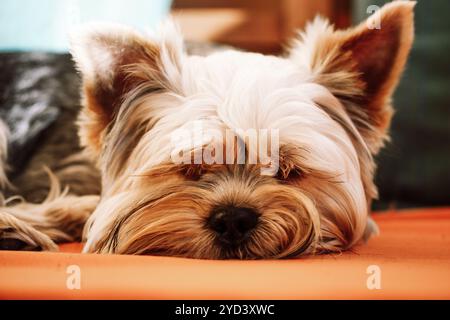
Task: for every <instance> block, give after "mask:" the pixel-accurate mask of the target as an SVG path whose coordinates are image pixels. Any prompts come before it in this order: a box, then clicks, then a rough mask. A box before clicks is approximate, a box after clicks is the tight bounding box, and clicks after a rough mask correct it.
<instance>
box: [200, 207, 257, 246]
mask: <svg viewBox="0 0 450 320" xmlns="http://www.w3.org/2000/svg"><path fill="white" fill-rule="evenodd" d="M258 220H259V215H258V213H257V212H256V211H255V210H253V209H250V208H243V207H234V206H227V207H220V208H216V209H214V210H213V211H212V213H211V216H210V218H209V220H208V226H209V227H210V228H211V229H212V230H213V231H215V232H216V233H217V239H218V241H219V243H220V244H221V245H222V246H224V247H236V246H239V245H240V244H241V243H243V242H244V241H245V240H246V239H247V238H248V237H249V235H250V234H251V231H252V230H253V229H255V227H256V226H257V224H258Z"/></svg>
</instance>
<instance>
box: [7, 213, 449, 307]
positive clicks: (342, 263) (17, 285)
mask: <svg viewBox="0 0 450 320" xmlns="http://www.w3.org/2000/svg"><path fill="white" fill-rule="evenodd" d="M375 219H376V221H377V222H378V224H379V226H380V229H381V235H380V236H378V237H376V238H373V239H371V240H370V241H369V243H368V244H366V245H360V246H358V247H356V248H354V249H353V250H352V252H346V253H343V254H340V255H327V256H318V257H308V258H302V259H296V260H281V261H201V260H190V259H179V258H165V257H149V256H140V257H135V256H113V255H108V256H100V255H83V254H79V252H80V250H81V245H79V244H69V245H63V246H61V251H62V252H61V253H39V252H33V253H27V252H0V298H2V299H316V298H319V299H397V298H405V299H422V298H424V299H449V298H450V208H448V209H429V210H413V211H400V212H389V213H385V214H378V215H375ZM71 265H76V266H79V268H80V269H79V270H80V271H81V274H80V279H81V288H80V289H79V290H77V289H75V290H70V289H68V288H67V285H66V281H67V279H68V277H69V275H68V274H67V270H68V267H69V266H71ZM371 265H376V266H378V267H379V268H380V271H381V273H380V277H379V280H380V284H381V289H379V290H378V289H374V290H370V289H368V287H367V279H368V277H369V276H370V275H369V274H368V273H367V269H368V267H369V266H371Z"/></svg>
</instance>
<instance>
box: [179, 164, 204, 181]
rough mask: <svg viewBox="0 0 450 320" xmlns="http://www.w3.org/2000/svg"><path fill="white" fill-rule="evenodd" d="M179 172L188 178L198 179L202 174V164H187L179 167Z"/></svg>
mask: <svg viewBox="0 0 450 320" xmlns="http://www.w3.org/2000/svg"><path fill="white" fill-rule="evenodd" d="M181 173H182V174H183V175H184V176H185V177H186V178H188V179H190V180H195V181H196V180H198V179H200V177H201V176H202V174H203V167H202V165H188V166H184V167H182V169H181Z"/></svg>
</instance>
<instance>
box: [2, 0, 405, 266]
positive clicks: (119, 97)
mask: <svg viewBox="0 0 450 320" xmlns="http://www.w3.org/2000/svg"><path fill="white" fill-rule="evenodd" d="M413 8H414V3H413V2H409V1H394V2H392V3H390V4H387V5H386V6H385V7H383V8H382V9H381V10H380V11H379V12H376V13H375V14H374V15H373V16H372V17H370V18H369V19H368V21H366V22H364V23H362V24H361V25H359V26H357V27H355V28H352V29H349V30H338V31H336V30H334V29H333V27H332V26H330V25H329V24H328V22H327V21H325V20H323V19H321V18H316V20H315V21H314V22H312V23H311V24H309V25H308V26H307V28H306V30H305V32H304V33H301V34H300V35H299V37H298V38H297V39H295V40H294V41H292V43H291V46H290V49H289V51H288V53H287V54H286V55H285V56H283V57H275V56H265V55H261V54H255V53H246V52H240V51H236V50H225V51H220V52H216V53H213V54H210V55H207V56H195V55H188V54H187V53H186V52H185V50H184V44H183V39H182V37H181V36H180V34H179V32H178V31H177V28H175V27H174V26H173V24H172V23H170V22H169V23H166V24H164V25H163V26H162V28H161V30H160V32H159V33H158V34H157V36H150V35H142V34H140V33H138V32H136V31H134V30H132V29H129V28H126V27H122V26H115V25H90V26H87V27H83V28H82V29H81V30H79V31H78V32H76V34H75V35H74V36H73V38H72V54H73V57H74V59H75V62H76V64H77V67H78V69H79V71H80V73H81V75H82V81H83V109H82V110H81V114H80V117H79V121H78V124H79V137H80V140H81V144H82V146H83V147H85V153H86V154H87V155H88V156H89V157H90V159H91V160H92V161H93V163H95V164H96V166H97V168H98V170H99V172H100V175H101V194H100V195H92V196H77V195H74V194H71V191H70V189H69V190H65V191H64V192H62V193H60V194H57V193H58V190H57V189H58V188H59V186H58V182H57V181H56V179H55V178H54V177H53V176H52V174H51V173H49V174H50V177H51V178H52V179H53V180H54V186H56V187H54V188H52V190H51V192H50V195H49V197H48V199H47V200H46V201H44V202H43V203H41V204H32V203H29V202H17V201H13V200H11V201H5V204H4V207H3V208H1V209H0V238H1V239H2V241H6V240H11V239H14V240H20V241H22V242H24V243H26V244H27V246H25V248H24V249H25V250H26V249H39V250H56V248H57V246H56V243H60V242H64V241H72V240H74V239H81V238H82V239H83V240H84V241H85V242H86V244H85V247H84V252H86V253H114V254H148V255H166V256H177V257H189V258H200V259H278V258H289V257H299V256H302V255H308V254H318V253H327V252H340V251H343V250H347V249H349V248H351V247H352V246H354V245H355V244H357V243H358V242H360V241H362V240H364V239H367V238H368V237H369V236H370V235H371V234H373V233H375V232H377V227H376V225H375V224H374V223H373V222H372V221H371V220H370V218H369V210H370V206H371V202H372V200H373V199H374V198H376V197H377V189H376V187H375V185H374V182H373V179H374V173H375V169H376V165H375V162H374V156H375V155H376V154H377V153H378V152H379V150H380V148H382V147H383V145H384V143H385V141H386V140H387V139H388V137H389V135H388V129H389V125H390V121H391V117H392V114H393V111H392V107H391V97H392V94H393V92H394V90H395V88H396V86H397V83H398V81H399V78H400V76H401V74H402V71H403V69H404V66H405V63H406V60H407V57H408V54H409V51H410V49H411V46H412V42H413V34H414V30H413V29H414V27H413V24H414V23H413ZM252 130H253V131H252ZM200 131H201V132H200ZM204 132H207V133H206V134H205V133H204ZM249 132H250V133H251V132H253V133H254V134H253V135H252V134H247V133H249ZM202 133H203V134H202ZM230 133H231V134H230ZM230 136H231V138H230V139H229V137H230ZM192 137H193V138H192ZM252 137H253V138H256V140H252V139H251V138H252ZM5 140H6V138H4V137H3V136H2V135H0V141H1V142H2V144H1V147H2V150H3V152H2V154H3V155H4V154H5V152H6V150H5V149H4V148H5V145H6V142H5ZM265 140H269V141H268V142H267V141H265ZM262 149H264V150H266V151H267V150H270V151H268V155H269V158H270V161H266V160H267V159H263V158H264V157H263V156H261V152H260V151H261V150H262ZM225 153H226V157H225V156H224V154H225ZM224 158H226V160H224ZM252 160H253V161H252ZM0 176H2V175H1V173H0ZM3 181H4V184H6V179H3Z"/></svg>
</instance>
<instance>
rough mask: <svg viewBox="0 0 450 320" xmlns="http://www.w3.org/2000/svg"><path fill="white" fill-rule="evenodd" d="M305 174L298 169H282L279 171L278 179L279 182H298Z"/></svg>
mask: <svg viewBox="0 0 450 320" xmlns="http://www.w3.org/2000/svg"><path fill="white" fill-rule="evenodd" d="M302 176H303V173H302V171H301V170H300V169H298V168H280V169H279V170H278V174H277V179H279V180H296V179H300V178H302Z"/></svg>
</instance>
